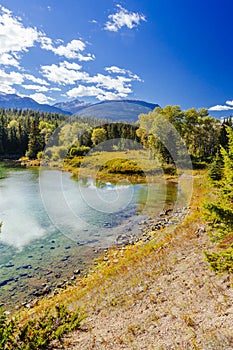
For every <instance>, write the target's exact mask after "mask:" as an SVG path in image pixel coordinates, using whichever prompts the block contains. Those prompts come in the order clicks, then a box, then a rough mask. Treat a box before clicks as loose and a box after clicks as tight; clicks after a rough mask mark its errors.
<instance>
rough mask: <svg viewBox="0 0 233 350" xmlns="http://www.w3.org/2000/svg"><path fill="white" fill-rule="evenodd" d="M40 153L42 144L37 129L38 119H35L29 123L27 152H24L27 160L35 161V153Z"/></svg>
mask: <svg viewBox="0 0 233 350" xmlns="http://www.w3.org/2000/svg"><path fill="white" fill-rule="evenodd" d="M40 151H42V142H41V135H40V129H39V120H38V118H35V119H33V120H32V122H31V128H30V134H29V142H28V150H27V152H26V156H27V157H28V158H29V159H36V157H37V153H38V152H40Z"/></svg>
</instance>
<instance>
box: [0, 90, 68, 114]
mask: <svg viewBox="0 0 233 350" xmlns="http://www.w3.org/2000/svg"><path fill="white" fill-rule="evenodd" d="M0 108H6V109H8V108H17V109H32V110H34V111H40V112H50V113H58V114H66V115H71V114H72V113H70V112H67V111H64V110H62V109H60V108H57V107H54V106H50V105H48V104H40V103H38V102H36V101H34V100H33V99H32V98H30V97H20V96H18V95H16V94H5V93H2V92H0Z"/></svg>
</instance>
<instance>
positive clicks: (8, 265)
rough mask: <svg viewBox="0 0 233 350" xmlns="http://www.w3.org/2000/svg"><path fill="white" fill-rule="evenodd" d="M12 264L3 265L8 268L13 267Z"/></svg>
mask: <svg viewBox="0 0 233 350" xmlns="http://www.w3.org/2000/svg"><path fill="white" fill-rule="evenodd" d="M14 266H15V265H14V264H11V263H8V264H6V265H5V266H4V267H7V268H10V267H14Z"/></svg>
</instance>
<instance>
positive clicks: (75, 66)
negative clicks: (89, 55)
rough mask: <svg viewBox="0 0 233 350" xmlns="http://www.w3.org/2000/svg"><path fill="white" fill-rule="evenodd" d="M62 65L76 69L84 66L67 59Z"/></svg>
mask: <svg viewBox="0 0 233 350" xmlns="http://www.w3.org/2000/svg"><path fill="white" fill-rule="evenodd" d="M60 66H61V67H65V68H67V69H74V70H80V69H81V68H82V66H80V65H79V64H77V63H75V62H73V63H70V62H67V61H64V62H61V63H60Z"/></svg>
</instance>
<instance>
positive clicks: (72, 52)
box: [40, 35, 95, 61]
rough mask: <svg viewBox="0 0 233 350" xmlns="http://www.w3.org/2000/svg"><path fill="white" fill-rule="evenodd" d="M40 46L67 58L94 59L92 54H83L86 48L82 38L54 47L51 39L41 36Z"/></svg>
mask: <svg viewBox="0 0 233 350" xmlns="http://www.w3.org/2000/svg"><path fill="white" fill-rule="evenodd" d="M40 42H41V48H42V49H44V50H47V51H52V52H53V53H54V54H55V55H58V56H64V57H66V58H69V59H78V60H79V61H92V60H94V59H95V56H94V55H93V54H90V53H88V54H86V55H83V54H82V53H81V52H83V51H84V50H85V48H86V44H85V43H84V42H83V41H82V40H72V41H71V42H69V43H68V44H67V45H59V46H58V47H54V44H53V42H52V39H50V38H48V37H47V36H45V35H44V36H41V38H40Z"/></svg>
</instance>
